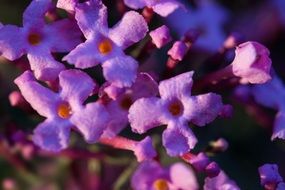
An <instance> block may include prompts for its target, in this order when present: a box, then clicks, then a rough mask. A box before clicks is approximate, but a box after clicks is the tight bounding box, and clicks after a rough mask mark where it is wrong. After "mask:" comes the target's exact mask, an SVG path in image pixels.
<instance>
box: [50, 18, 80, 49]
mask: <svg viewBox="0 0 285 190" xmlns="http://www.w3.org/2000/svg"><path fill="white" fill-rule="evenodd" d="M45 30H46V33H47V34H48V35H49V37H50V39H49V40H50V44H51V51H52V52H68V51H71V50H72V49H74V48H75V47H76V46H77V45H78V44H79V43H80V42H81V32H80V30H79V28H78V26H77V24H76V22H74V21H73V20H70V19H62V20H59V21H56V22H53V23H51V24H49V25H46V27H45Z"/></svg>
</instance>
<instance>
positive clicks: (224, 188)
mask: <svg viewBox="0 0 285 190" xmlns="http://www.w3.org/2000/svg"><path fill="white" fill-rule="evenodd" d="M239 189H240V188H239V187H238V186H237V185H236V183H235V182H234V181H232V180H231V179H229V178H228V176H227V175H226V174H225V172H223V171H220V173H219V175H218V176H216V177H213V178H211V177H207V178H206V179H205V184H204V190H239Z"/></svg>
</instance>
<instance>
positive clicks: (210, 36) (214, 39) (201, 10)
mask: <svg viewBox="0 0 285 190" xmlns="http://www.w3.org/2000/svg"><path fill="white" fill-rule="evenodd" d="M227 15H228V13H227V12H226V11H225V9H224V8H223V7H221V6H219V5H217V4H215V3H214V1H211V0H202V1H197V8H196V9H194V8H189V11H187V12H185V11H181V10H178V11H175V12H174V13H173V14H172V15H170V16H169V17H168V18H167V21H168V23H169V25H170V26H171V28H173V29H174V30H175V31H176V32H177V33H178V34H179V35H180V36H183V35H184V34H185V33H186V32H187V31H188V30H189V29H191V28H192V29H198V30H199V31H200V33H201V34H200V36H199V38H198V39H197V42H196V43H195V44H196V45H197V46H198V47H201V48H203V49H205V50H208V51H211V52H215V51H217V50H218V49H219V48H220V47H222V45H223V42H224V40H225V39H226V35H225V32H224V31H223V29H222V27H223V24H225V22H226V21H227V18H228V16H227ZM178 21H179V22H178Z"/></svg>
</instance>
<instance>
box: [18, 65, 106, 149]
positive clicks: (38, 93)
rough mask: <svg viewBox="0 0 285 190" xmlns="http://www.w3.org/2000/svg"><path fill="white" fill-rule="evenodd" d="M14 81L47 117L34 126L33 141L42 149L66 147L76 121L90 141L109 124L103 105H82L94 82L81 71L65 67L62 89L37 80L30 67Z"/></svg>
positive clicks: (78, 128)
mask: <svg viewBox="0 0 285 190" xmlns="http://www.w3.org/2000/svg"><path fill="white" fill-rule="evenodd" d="M15 83H16V84H17V85H18V87H19V88H20V91H21V93H22V95H23V96H24V98H25V99H26V100H27V101H28V102H29V103H30V104H31V106H32V107H33V108H34V109H35V110H36V111H37V112H38V113H39V114H40V115H42V116H44V117H46V118H47V119H46V120H45V121H44V122H42V123H41V124H39V125H38V127H37V128H36V129H35V130H34V136H33V141H34V143H35V144H37V145H38V146H40V147H41V148H42V149H46V150H49V151H60V150H62V149H64V148H66V147H67V146H68V140H69V135H70V130H71V126H73V125H74V129H76V130H77V131H79V132H80V133H81V134H82V135H83V136H84V138H85V140H86V141H87V142H89V143H93V142H95V141H97V140H98V138H99V137H100V136H101V134H102V133H103V131H104V130H105V128H106V126H107V122H108V119H109V114H108V113H107V110H106V109H105V107H104V106H102V105H101V104H99V103H96V102H94V103H88V104H86V105H83V103H84V101H85V100H86V99H87V97H88V96H89V95H90V94H91V93H92V90H93V88H94V87H95V84H94V82H93V80H92V79H91V78H90V77H89V76H88V75H87V74H85V73H84V72H82V71H79V70H66V71H62V72H61V73H60V74H59V84H60V87H61V90H60V92H59V93H55V92H53V91H51V90H50V89H48V88H46V87H44V86H42V85H41V84H40V83H38V82H37V81H36V79H35V78H34V77H33V75H32V73H31V72H30V71H26V72H25V73H23V74H22V75H21V76H19V77H18V78H17V79H16V80H15Z"/></svg>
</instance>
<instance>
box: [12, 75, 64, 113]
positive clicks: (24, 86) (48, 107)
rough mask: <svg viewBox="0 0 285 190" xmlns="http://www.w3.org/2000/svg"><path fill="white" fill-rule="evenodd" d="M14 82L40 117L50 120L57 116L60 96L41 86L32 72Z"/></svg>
mask: <svg viewBox="0 0 285 190" xmlns="http://www.w3.org/2000/svg"><path fill="white" fill-rule="evenodd" d="M14 82H15V84H16V85H17V86H18V87H19V88H20V91H21V93H22V95H23V97H24V98H25V99H26V100H27V101H28V102H29V103H30V104H31V106H32V107H33V108H34V109H35V110H36V111H37V112H38V113H39V114H40V115H42V116H44V117H49V118H51V117H54V116H55V115H56V105H57V102H58V101H59V97H58V95H57V94H56V93H54V92H53V91H51V90H49V89H48V88H46V87H44V86H42V85H40V84H39V83H38V82H37V81H36V79H35V78H34V76H33V74H32V73H31V72H30V71H26V72H24V73H23V74H22V75H21V76H19V77H18V78H16V79H15V81H14Z"/></svg>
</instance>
